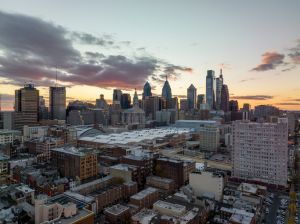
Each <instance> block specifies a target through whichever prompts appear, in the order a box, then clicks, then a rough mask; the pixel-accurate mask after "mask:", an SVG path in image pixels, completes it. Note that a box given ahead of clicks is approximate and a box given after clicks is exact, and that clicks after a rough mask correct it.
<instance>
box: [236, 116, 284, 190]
mask: <svg viewBox="0 0 300 224" xmlns="http://www.w3.org/2000/svg"><path fill="white" fill-rule="evenodd" d="M232 135H233V138H232V140H233V175H234V176H235V177H237V178H240V179H248V180H256V181H261V182H265V183H268V184H272V185H281V186H286V185H287V175H288V174H287V172H288V167H287V164H288V121H287V119H286V118H278V122H277V123H262V122H259V123H255V122H249V121H234V122H233V124H232Z"/></svg>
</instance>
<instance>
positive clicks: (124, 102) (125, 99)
mask: <svg viewBox="0 0 300 224" xmlns="http://www.w3.org/2000/svg"><path fill="white" fill-rule="evenodd" d="M130 104H131V97H130V94H129V93H122V95H121V108H122V109H128V108H130Z"/></svg>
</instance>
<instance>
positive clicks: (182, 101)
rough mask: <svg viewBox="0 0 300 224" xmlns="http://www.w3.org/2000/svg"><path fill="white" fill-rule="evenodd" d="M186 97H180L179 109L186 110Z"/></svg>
mask: <svg viewBox="0 0 300 224" xmlns="http://www.w3.org/2000/svg"><path fill="white" fill-rule="evenodd" d="M188 109H189V106H188V99H180V110H188Z"/></svg>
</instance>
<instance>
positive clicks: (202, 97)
mask: <svg viewBox="0 0 300 224" xmlns="http://www.w3.org/2000/svg"><path fill="white" fill-rule="evenodd" d="M204 103H205V95H204V94H199V95H198V96H197V108H198V109H200V105H201V104H204Z"/></svg>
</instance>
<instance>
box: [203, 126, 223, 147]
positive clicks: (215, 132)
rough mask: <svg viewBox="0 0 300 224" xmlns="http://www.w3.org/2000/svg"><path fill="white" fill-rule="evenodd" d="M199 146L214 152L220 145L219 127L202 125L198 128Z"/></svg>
mask: <svg viewBox="0 0 300 224" xmlns="http://www.w3.org/2000/svg"><path fill="white" fill-rule="evenodd" d="M198 133H199V148H200V150H204V151H214V152H216V151H217V150H218V148H219V146H220V129H219V128H218V127H217V126H216V125H202V126H201V127H200V128H199V130H198Z"/></svg>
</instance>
